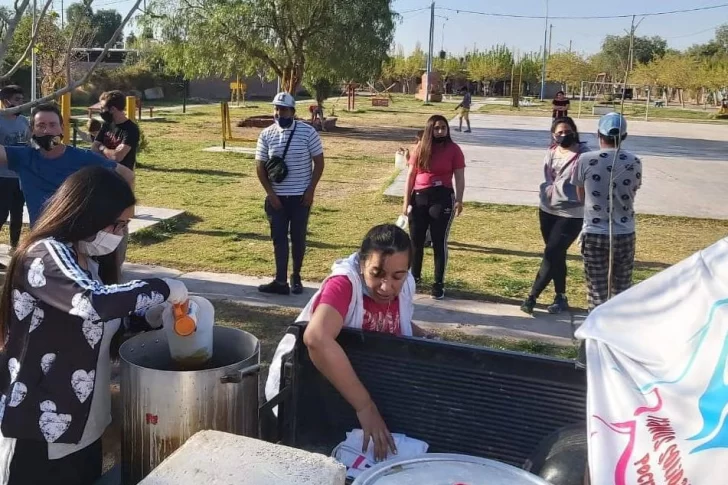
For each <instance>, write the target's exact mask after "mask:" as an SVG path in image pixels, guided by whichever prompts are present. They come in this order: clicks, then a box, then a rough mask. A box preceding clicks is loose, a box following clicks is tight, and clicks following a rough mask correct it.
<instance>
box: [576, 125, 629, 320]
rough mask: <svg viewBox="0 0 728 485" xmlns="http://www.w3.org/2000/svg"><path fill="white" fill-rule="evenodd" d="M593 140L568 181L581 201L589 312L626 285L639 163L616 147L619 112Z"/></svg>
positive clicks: (622, 131) (620, 133)
mask: <svg viewBox="0 0 728 485" xmlns="http://www.w3.org/2000/svg"><path fill="white" fill-rule="evenodd" d="M598 136H599V147H600V150H598V151H592V152H587V153H584V154H582V155H581V156H580V157H579V160H578V162H577V165H576V167H575V168H574V172H573V175H572V181H571V182H572V183H573V184H574V185H576V186H577V191H578V193H579V196H580V198H581V200H583V201H584V228H583V231H582V234H583V235H582V243H581V253H582V256H583V257H584V271H585V273H586V284H587V293H588V294H587V298H588V302H589V310H590V311H591V310H593V309H594V308H596V307H597V306H599V305H601V304H602V303H604V302H606V301H607V300H608V299H609V298H610V297H611V296H614V295H617V294H619V293H621V292H622V291H625V290H627V289H628V288H629V287H630V286H632V271H633V269H634V252H635V241H636V238H635V211H634V200H635V196H636V193H637V190H638V189H639V188H640V186H641V185H642V174H643V167H642V162H641V161H640V159H639V158H637V157H636V156H635V155H633V154H632V153H630V152H628V151H626V150H624V149H622V148H621V143H622V141H624V139H625V138H626V137H627V120H625V119H624V117H623V116H622V115H621V114H619V113H609V114H606V115H604V116H603V117H602V118H601V119H600V120H599V128H598ZM610 246H611V248H612V268H611V294H610V292H609V286H610V285H609V274H610V268H609V250H610Z"/></svg>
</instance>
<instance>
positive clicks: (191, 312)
mask: <svg viewBox="0 0 728 485" xmlns="http://www.w3.org/2000/svg"><path fill="white" fill-rule="evenodd" d="M187 316H189V317H190V318H192V320H193V321H194V322H195V328H194V331H192V333H190V334H189V335H180V334H179V333H178V331H177V328H176V326H175V315H174V310H173V307H172V305H170V304H168V305H165V308H164V312H163V314H162V320H163V322H164V331H165V332H166V334H167V341H168V342H169V353H170V355H171V357H172V359H173V360H174V361H175V362H176V363H177V365H178V366H179V369H180V370H197V369H201V368H203V367H204V366H205V364H206V363H207V362H208V361H209V360H210V359H211V358H212V327H213V325H214V324H215V308H214V307H213V306H212V303H210V302H209V301H208V300H206V299H205V298H202V297H199V296H190V300H189V309H188V312H187Z"/></svg>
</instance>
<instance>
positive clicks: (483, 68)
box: [468, 45, 513, 85]
mask: <svg viewBox="0 0 728 485" xmlns="http://www.w3.org/2000/svg"><path fill="white" fill-rule="evenodd" d="M512 67H513V53H512V52H511V51H510V49H508V47H506V46H505V45H498V46H494V47H492V48H491V49H489V50H487V51H485V52H480V53H474V54H473V55H472V56H471V57H470V58H469V60H468V74H469V78H470V80H471V81H481V82H483V83H486V84H487V85H490V84H492V83H494V82H498V81H504V80H506V79H509V78H510V75H511V71H512Z"/></svg>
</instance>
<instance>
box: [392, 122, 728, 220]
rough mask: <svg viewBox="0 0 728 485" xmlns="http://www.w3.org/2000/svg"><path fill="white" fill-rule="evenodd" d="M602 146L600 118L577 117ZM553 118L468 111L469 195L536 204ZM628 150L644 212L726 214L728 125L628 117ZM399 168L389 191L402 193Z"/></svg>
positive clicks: (462, 137) (461, 139) (463, 140)
mask: <svg viewBox="0 0 728 485" xmlns="http://www.w3.org/2000/svg"><path fill="white" fill-rule="evenodd" d="M576 121H577V124H578V126H579V129H580V131H581V132H582V134H583V136H582V139H583V140H584V141H587V142H588V143H590V144H591V145H592V146H597V141H596V135H595V133H596V124H597V120H596V119H582V120H576ZM550 123H551V120H550V119H549V118H536V117H519V116H492V115H479V114H475V115H471V124H472V127H473V133H470V134H466V133H457V132H454V133H453V138H454V139H455V141H456V142H457V143H459V144H460V145H461V147H462V149H463V152H464V153H465V157H466V160H467V163H468V169H467V170H466V186H467V188H466V192H465V200H466V201H475V202H488V203H497V204H514V205H530V206H535V205H538V186H539V184H540V183H541V177H542V162H543V156H544V154H545V151H546V146H547V145H548V143H549V132H548V130H549V128H550ZM628 130H629V136H628V138H627V140H626V141H625V145H624V146H625V148H626V149H628V150H631V151H633V152H634V153H636V154H638V155H639V156H640V157H641V158H642V160H643V164H644V167H645V171H644V178H643V187H642V190H641V191H640V193H639V195H638V197H637V210H638V212H641V213H647V214H660V215H679V216H687V217H705V218H715V219H728V190H726V181H728V163H727V162H728V127H727V126H723V125H711V124H699V123H667V122H644V121H630V123H629V126H628ZM403 187H404V174H403V173H402V174H400V175H399V177H398V178H397V179H396V180H395V182H394V183H393V184H392V186H391V187H390V188H389V189H387V192H386V193H387V194H388V195H402V191H403Z"/></svg>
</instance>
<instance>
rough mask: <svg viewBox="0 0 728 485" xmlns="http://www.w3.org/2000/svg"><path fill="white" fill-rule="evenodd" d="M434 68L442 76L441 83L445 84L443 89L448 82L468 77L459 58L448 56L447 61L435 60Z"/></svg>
mask: <svg viewBox="0 0 728 485" xmlns="http://www.w3.org/2000/svg"><path fill="white" fill-rule="evenodd" d="M433 67H434V69H435V70H436V71H437V72H438V73H439V74H440V82H441V83H442V84H443V87H444V85H445V81H446V80H453V79H462V78H465V77H466V76H465V71H464V69H463V66H462V63H461V62H460V59H459V58H457V57H453V56H447V57H445V59H440V58H437V59H435V62H434V66H433ZM443 92H444V89H443Z"/></svg>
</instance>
